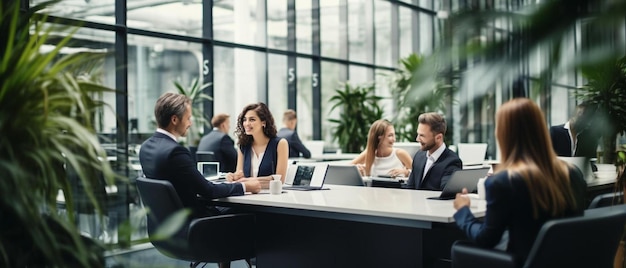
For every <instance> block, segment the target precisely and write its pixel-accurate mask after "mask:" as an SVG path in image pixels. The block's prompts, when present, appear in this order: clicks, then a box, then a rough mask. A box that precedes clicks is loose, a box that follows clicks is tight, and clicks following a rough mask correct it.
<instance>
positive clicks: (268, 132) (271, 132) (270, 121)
mask: <svg viewBox="0 0 626 268" xmlns="http://www.w3.org/2000/svg"><path fill="white" fill-rule="evenodd" d="M248 111H255V112H256V114H257V116H259V119H260V120H261V122H265V127H264V128H263V134H265V136H266V137H268V138H270V139H271V138H274V137H276V132H277V131H276V125H275V124H274V116H272V112H270V109H269V108H267V105H265V103H262V102H259V103H253V104H249V105H248V106H246V107H244V108H243V111H241V113H240V114H239V116H238V117H237V128H236V129H235V135H237V138H238V139H239V141H238V142H237V144H239V146H247V145H250V144H252V141H253V140H254V138H253V137H252V136H251V135H246V131H245V130H244V128H243V119H244V117H245V116H246V113H247V112H248Z"/></svg>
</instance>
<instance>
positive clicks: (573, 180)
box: [454, 167, 587, 267]
mask: <svg viewBox="0 0 626 268" xmlns="http://www.w3.org/2000/svg"><path fill="white" fill-rule="evenodd" d="M569 177H570V185H571V187H572V190H573V193H574V197H575V199H576V202H577V205H578V206H577V208H574V209H570V210H568V211H566V212H565V216H576V215H582V213H583V211H584V209H585V196H586V191H587V183H586V182H585V180H584V179H583V174H582V173H581V172H580V170H578V168H573V167H572V168H570V169H569ZM485 195H486V199H487V212H486V214H485V217H484V219H482V220H478V219H476V218H475V217H474V215H473V214H472V212H471V211H470V209H469V208H468V207H467V206H466V207H462V208H461V209H459V210H458V211H457V212H456V213H455V214H454V220H455V221H456V224H457V226H458V227H459V228H460V229H461V230H462V231H463V232H464V233H465V235H466V236H467V237H468V238H470V239H471V240H473V241H474V242H475V243H476V244H478V245H479V246H482V247H488V248H492V247H494V246H495V245H496V244H497V243H498V242H499V241H500V239H501V237H502V233H503V232H504V230H507V229H508V231H509V243H508V246H507V251H508V252H510V253H512V254H513V255H514V256H515V259H516V260H517V261H518V264H520V265H519V267H521V263H523V262H524V260H526V258H527V257H528V253H529V251H530V248H531V247H532V245H533V243H534V242H535V238H536V237H537V234H538V233H539V229H540V228H541V226H542V225H543V224H544V223H545V222H546V221H548V220H550V219H551V218H552V216H550V214H549V211H540V212H539V217H538V218H536V219H535V218H534V216H533V207H532V204H531V201H530V195H529V191H528V187H527V186H526V183H525V182H524V180H523V179H522V178H521V177H520V176H519V175H513V176H511V177H510V178H509V174H508V172H498V173H497V174H495V175H493V176H492V177H489V178H488V179H487V180H486V181H485Z"/></svg>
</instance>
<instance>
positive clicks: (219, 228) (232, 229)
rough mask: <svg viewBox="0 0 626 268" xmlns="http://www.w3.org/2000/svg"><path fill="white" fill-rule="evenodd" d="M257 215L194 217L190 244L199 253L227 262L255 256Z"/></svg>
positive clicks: (190, 228) (191, 225) (190, 227)
mask: <svg viewBox="0 0 626 268" xmlns="http://www.w3.org/2000/svg"><path fill="white" fill-rule="evenodd" d="M255 221H256V218H255V216H254V214H244V213H240V214H227V215H220V216H212V217H205V218H198V219H194V220H193V221H192V222H191V224H190V225H189V246H190V248H191V250H192V251H194V252H195V253H196V255H198V256H206V257H208V258H211V259H213V260H218V261H221V260H223V261H227V260H239V259H248V258H252V257H254V256H255V243H256V236H255V228H256V224H255Z"/></svg>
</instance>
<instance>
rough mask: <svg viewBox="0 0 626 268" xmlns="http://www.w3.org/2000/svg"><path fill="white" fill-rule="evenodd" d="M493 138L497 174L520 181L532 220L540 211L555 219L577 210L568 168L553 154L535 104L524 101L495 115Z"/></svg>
mask: <svg viewBox="0 0 626 268" xmlns="http://www.w3.org/2000/svg"><path fill="white" fill-rule="evenodd" d="M496 138H497V140H498V145H500V153H501V156H502V161H501V164H500V165H499V166H498V170H497V171H500V170H506V171H508V174H509V177H511V176H513V175H515V174H517V175H520V176H521V177H522V179H523V180H524V182H525V183H526V185H527V186H528V192H529V193H530V199H531V202H532V206H533V216H534V217H535V218H537V217H538V216H539V209H541V210H542V211H546V212H549V213H550V215H551V216H552V217H558V216H562V215H563V214H564V213H565V211H566V210H567V209H568V208H575V207H576V201H575V199H574V195H573V193H572V189H571V187H570V182H569V170H568V167H567V165H566V164H565V163H564V162H562V161H560V160H559V159H558V158H557V157H556V154H555V153H554V151H553V150H552V141H551V140H550V135H549V133H548V127H547V124H546V121H545V119H544V115H543V112H541V109H539V106H537V104H535V103H534V102H533V101H532V100H530V99H527V98H516V99H512V100H510V101H508V102H506V103H504V104H503V105H502V106H501V107H500V109H498V112H497V113H496Z"/></svg>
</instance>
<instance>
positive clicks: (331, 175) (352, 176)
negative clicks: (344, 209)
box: [324, 165, 365, 186]
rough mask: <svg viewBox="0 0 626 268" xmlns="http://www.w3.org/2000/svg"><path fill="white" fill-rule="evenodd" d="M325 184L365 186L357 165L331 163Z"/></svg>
mask: <svg viewBox="0 0 626 268" xmlns="http://www.w3.org/2000/svg"><path fill="white" fill-rule="evenodd" d="M324 183H325V184H338V185H350V186H365V184H364V183H363V178H361V173H359V170H358V169H357V167H356V166H355V165H329V166H328V170H327V171H326V179H325V180H324Z"/></svg>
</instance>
